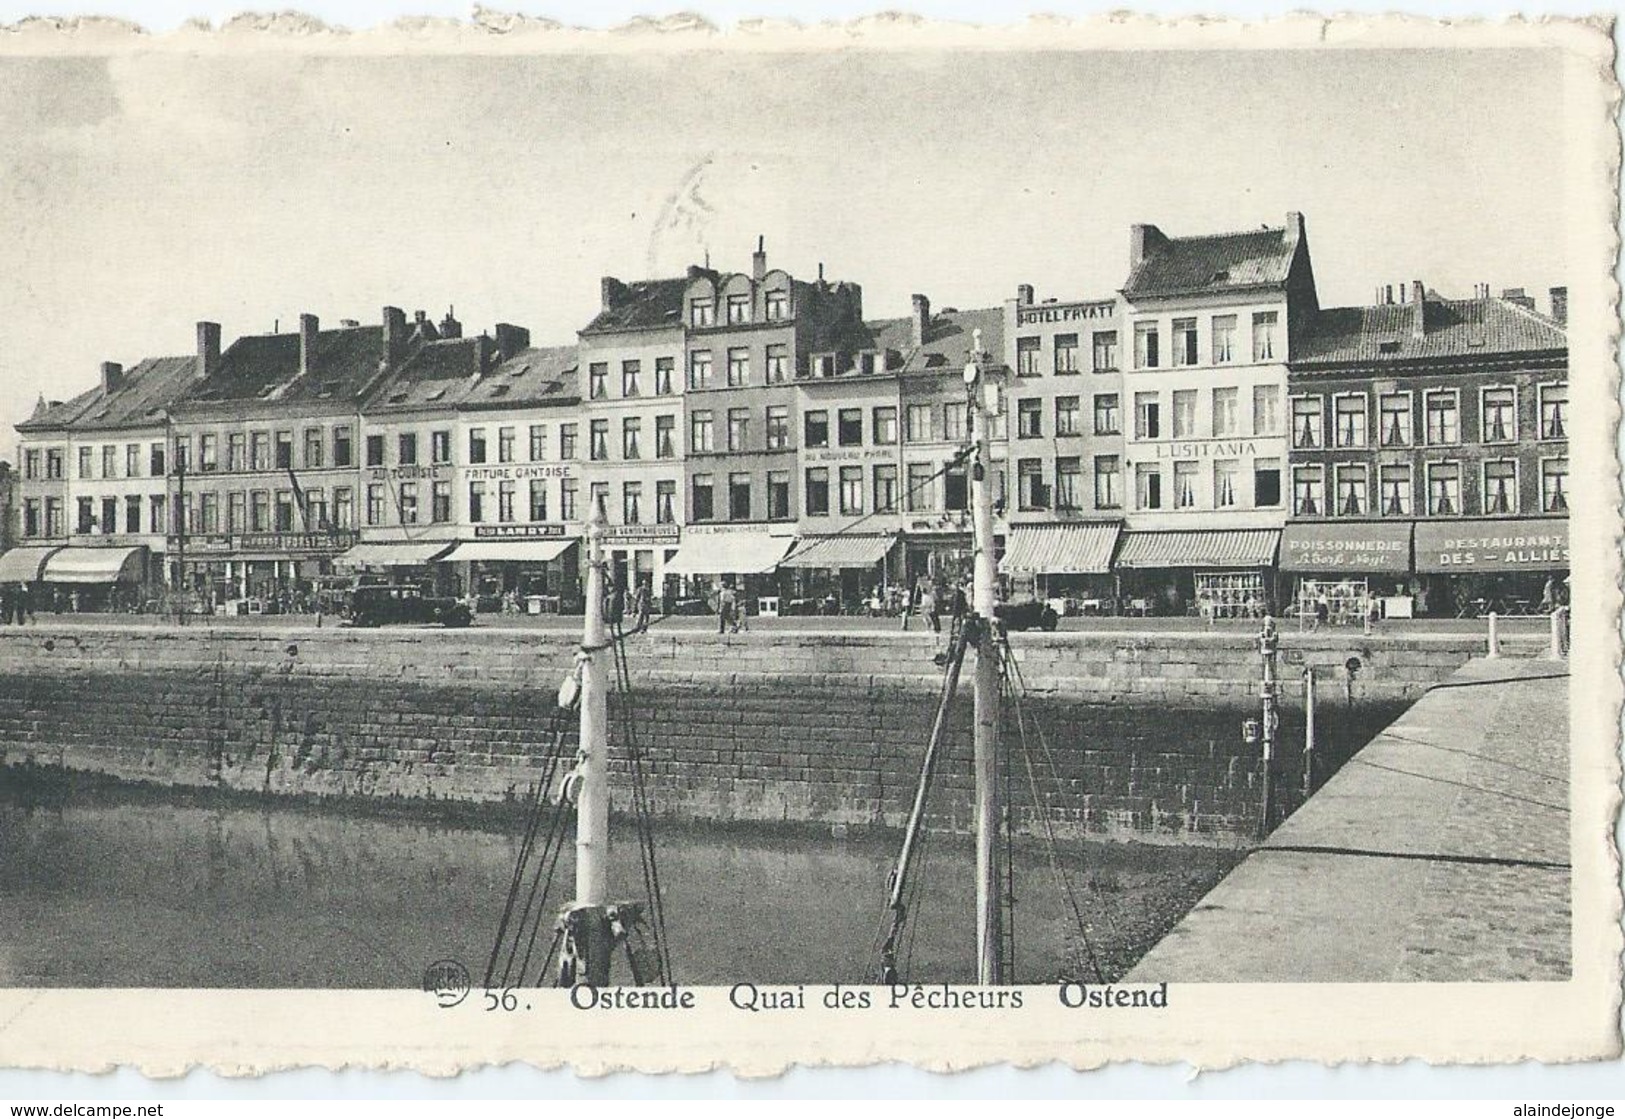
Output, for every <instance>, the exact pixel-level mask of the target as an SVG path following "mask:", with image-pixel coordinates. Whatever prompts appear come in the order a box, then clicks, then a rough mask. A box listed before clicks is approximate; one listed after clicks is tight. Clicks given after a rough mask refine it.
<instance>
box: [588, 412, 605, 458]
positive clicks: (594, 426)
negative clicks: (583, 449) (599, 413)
mask: <svg viewBox="0 0 1625 1119" xmlns="http://www.w3.org/2000/svg"><path fill="white" fill-rule="evenodd" d="M587 457H588V458H589V459H591V460H592V461H593V462H605V461H608V459H609V421H608V420H589V421H588V423H587Z"/></svg>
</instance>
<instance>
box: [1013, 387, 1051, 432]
mask: <svg viewBox="0 0 1625 1119" xmlns="http://www.w3.org/2000/svg"><path fill="white" fill-rule="evenodd" d="M1043 409H1044V402H1043V401H1042V400H1039V399H1038V398H1037V397H1033V396H1029V397H1026V398H1025V399H1023V400H1018V401H1016V437H1017V438H1018V439H1037V438H1039V437H1040V436H1042V435H1043V434H1044V411H1043Z"/></svg>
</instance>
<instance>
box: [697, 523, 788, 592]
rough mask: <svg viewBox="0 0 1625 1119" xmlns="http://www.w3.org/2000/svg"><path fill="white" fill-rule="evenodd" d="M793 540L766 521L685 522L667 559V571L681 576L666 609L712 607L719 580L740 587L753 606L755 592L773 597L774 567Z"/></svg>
mask: <svg viewBox="0 0 1625 1119" xmlns="http://www.w3.org/2000/svg"><path fill="white" fill-rule="evenodd" d="M792 543H794V541H793V539H792V538H791V537H789V536H781V535H777V534H775V533H771V532H769V531H768V526H766V525H764V526H762V528H761V529H757V530H753V529H748V528H721V527H718V528H712V527H711V526H709V525H689V526H687V527H686V528H685V529H684V530H683V542H682V544H681V545H680V546H679V547H678V549H677V554H676V555H675V556H674V557H672V559H671V560H670V561H669V562H668V563H667V564H666V574H667V575H675V576H680V577H681V582H680V584H679V597H678V599H677V600H676V601H675V602H672V603H668V604H667V608H668V610H669V611H671V612H682V611H690V610H692V611H702V610H704V609H707V608H714V607H715V605H716V602H715V600H716V591H717V588H718V587H720V586H722V585H724V584H726V585H729V586H732V587H734V588H735V589H737V590H739V591H741V595H740V600H741V601H742V602H745V603H746V604H747V605H749V606H752V607H754V606H755V605H756V603H757V600H758V599H760V598H772V597H777V596H778V579H777V568H778V566H779V562H780V561H781V560H783V559H784V557H785V553H787V552H788V551H789V550H790V545H791V544H792ZM702 604H703V605H702Z"/></svg>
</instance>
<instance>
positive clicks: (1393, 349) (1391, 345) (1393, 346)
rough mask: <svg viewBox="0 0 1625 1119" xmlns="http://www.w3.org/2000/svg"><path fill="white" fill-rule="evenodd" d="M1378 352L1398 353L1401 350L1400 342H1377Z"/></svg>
mask: <svg viewBox="0 0 1625 1119" xmlns="http://www.w3.org/2000/svg"><path fill="white" fill-rule="evenodd" d="M1377 352H1378V353H1379V354H1397V353H1398V352H1399V343H1398V342H1378V343H1377Z"/></svg>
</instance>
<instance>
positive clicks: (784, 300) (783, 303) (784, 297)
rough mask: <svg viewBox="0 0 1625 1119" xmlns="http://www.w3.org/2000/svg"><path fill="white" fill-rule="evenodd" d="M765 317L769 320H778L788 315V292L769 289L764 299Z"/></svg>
mask: <svg viewBox="0 0 1625 1119" xmlns="http://www.w3.org/2000/svg"><path fill="white" fill-rule="evenodd" d="M766 311H767V318H768V321H769V322H778V321H779V320H780V319H787V318H789V317H790V293H789V292H787V291H770V292H768V293H767V301H766Z"/></svg>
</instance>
